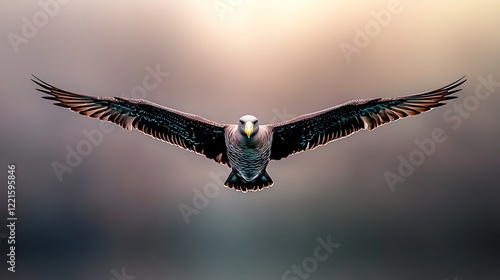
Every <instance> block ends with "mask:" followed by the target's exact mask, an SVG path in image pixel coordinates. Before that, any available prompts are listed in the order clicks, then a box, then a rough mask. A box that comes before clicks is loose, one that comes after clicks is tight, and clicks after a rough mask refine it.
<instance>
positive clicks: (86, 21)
mask: <svg viewBox="0 0 500 280" xmlns="http://www.w3.org/2000/svg"><path fill="white" fill-rule="evenodd" d="M499 12H500V2H495V1H475V2H470V1H469V2H468V1H385V0H384V1H305V0H296V1H284V0H282V1H278V0H276V1H257V0H248V1H246V0H241V1H229V0H227V1H226V0H220V1H214V0H209V1H117V0H110V1H97V0H93V1H62V0H60V1H56V0H41V1H7V0H2V1H0V35H1V38H2V40H0V50H1V51H0V55H1V64H0V77H1V78H0V79H1V83H0V92H1V95H0V107H1V110H0V114H1V118H0V127H1V131H2V132H1V135H2V136H1V144H2V145H1V147H0V155H1V162H2V166H3V167H2V170H4V175H3V176H4V177H3V178H4V180H3V181H4V183H2V184H3V186H5V187H2V188H1V189H2V190H3V191H2V193H1V194H0V198H1V199H0V206H1V209H2V210H1V211H0V220H1V221H2V222H1V223H2V224H5V225H2V226H1V227H0V241H1V243H0V249H1V250H0V251H1V255H0V263H1V265H0V266H1V270H0V278H1V279H82V280H83V279H103V280H109V279H116V280H119V279H132V277H135V278H134V279H136V280H143V279H294V280H296V279H437V280H440V279H460V280H463V279H500V267H499V263H500V211H499V210H500V189H499V184H498V181H497V175H498V168H499V165H500V150H499V149H498V138H499V136H500V125H499V117H500V113H499V111H498V107H499V106H500V97H499V96H498V93H499V92H500V83H499V82H500V71H499V70H498V67H499V63H500V52H499V49H500V37H499V36H498V13H499ZM167 73H168V74H167ZM31 74H34V75H36V76H38V77H40V78H41V79H43V80H45V81H47V82H49V83H51V84H53V85H55V86H57V87H61V88H63V89H67V90H71V91H74V92H80V93H85V94H90V95H99V96H125V97H140V98H146V99H148V100H150V101H153V102H156V103H159V104H162V105H165V106H168V107H171V108H175V109H178V110H181V111H186V112H190V113H194V114H198V115H201V116H203V117H205V118H208V119H210V120H213V121H216V122H219V123H236V121H237V120H238V119H239V117H240V116H242V115H244V114H253V115H255V116H257V117H258V118H259V119H260V122H261V123H262V124H264V123H268V122H279V121H282V120H286V119H289V118H292V117H295V116H298V115H301V114H304V113H309V112H313V111H316V110H320V109H324V108H327V107H330V106H333V105H337V104H339V103H342V102H345V101H348V100H351V99H360V98H372V97H396V96H402V95H408V94H413V93H419V92H423V91H428V90H433V89H436V88H439V87H442V86H445V85H447V84H449V83H451V82H453V81H455V80H456V79H458V78H460V77H461V76H463V75H467V79H468V81H467V82H466V83H465V84H464V85H463V86H462V88H463V91H461V92H460V94H459V98H458V99H455V100H451V101H450V102H449V104H448V105H446V106H444V107H440V108H438V109H436V110H432V111H431V112H429V113H425V114H423V115H420V116H417V117H413V118H407V119H404V120H402V121H398V122H396V123H393V124H390V125H387V126H384V127H382V128H379V129H377V130H374V131H372V132H366V131H362V132H360V133H356V134H355V135H352V136H351V137H349V138H347V139H342V140H340V141H337V142H334V143H332V144H330V145H328V146H325V147H321V148H318V149H316V150H314V151H309V152H306V153H301V154H298V155H294V156H292V157H289V158H287V159H285V160H281V161H277V162H271V164H270V165H269V167H268V172H269V174H270V175H271V177H272V178H273V180H274V182H275V185H274V186H273V187H272V188H270V189H266V190H264V191H262V192H258V193H247V194H242V193H239V192H236V191H234V190H231V189H227V188H224V187H220V188H214V187H213V186H214V185H219V183H220V181H224V180H225V176H226V175H227V174H228V173H229V169H228V168H226V167H225V166H222V165H217V164H215V163H214V162H213V161H211V160H207V159H205V158H204V157H201V156H199V155H196V154H194V153H189V152H186V151H184V150H181V149H179V148H177V147H174V146H171V145H168V144H166V143H163V142H160V141H156V140H154V139H153V138H150V137H148V136H145V135H143V134H142V133H139V132H137V131H132V132H127V131H125V130H123V129H121V128H119V127H116V128H115V129H114V130H111V129H110V128H109V126H106V127H103V126H102V125H100V122H99V121H97V120H94V119H91V118H86V117H83V116H80V115H78V114H75V113H71V112H69V111H68V110H65V109H62V108H59V107H56V106H53V105H51V102H50V101H47V100H44V99H42V98H40V97H41V94H40V93H39V92H37V91H35V85H34V84H33V83H32V82H31V81H30V78H31ZM144 81H147V84H144ZM488 81H489V82H488ZM435 129H438V130H441V131H442V133H443V135H444V137H445V139H446V140H445V141H444V142H442V143H435V150H434V151H433V152H431V153H429V155H425V156H424V157H423V158H422V157H419V156H418V155H423V152H421V151H420V150H419V147H418V146H417V145H416V144H415V141H417V140H420V141H423V140H424V139H427V138H430V137H431V136H432V133H433V131H434V130H435ZM88 135H92V137H93V138H91V139H92V141H93V142H91V141H90V140H89V138H88V137H89V136H88ZM410 156H412V157H413V162H416V163H417V164H412V166H413V168H414V171H413V172H412V174H402V173H400V171H398V167H399V166H400V165H401V164H402V162H404V161H405V160H411V159H410ZM402 159H403V160H402ZM7 164H15V165H16V170H17V171H16V175H17V188H16V207H17V212H16V213H17V217H18V221H17V227H16V245H17V247H16V256H17V258H16V271H17V272H16V273H15V274H14V273H10V272H8V271H7V263H6V258H7V257H6V254H7V253H8V252H7V239H6V237H7V228H6V224H7V221H6V218H7V210H6V209H7V191H6V189H7V187H6V185H5V181H6V180H7ZM410 164H411V163H410ZM214 174H215V175H214ZM388 174H392V175H388ZM403 175H404V176H403ZM387 176H390V177H391V178H396V177H394V176H400V177H399V178H398V180H396V181H388V180H387ZM204 192H207V194H208V196H209V197H206V196H205V194H204ZM200 194H202V195H200ZM183 213H184V214H183ZM317 238H321V239H323V240H325V241H326V240H330V241H331V242H333V243H338V244H340V247H338V248H336V249H335V250H334V251H333V252H332V253H330V254H329V255H328V256H329V257H328V259H326V260H324V261H321V260H313V259H312V258H314V251H315V248H317V246H319V244H320V243H318V241H317ZM324 253H326V251H321V254H324ZM304 261H305V262H304ZM314 264H316V265H314ZM293 265H297V266H301V267H302V268H301V269H302V274H298V273H296V272H293V271H292V266H293ZM304 266H306V269H307V271H306V270H304ZM287 270H290V271H291V272H290V273H288V274H287V273H286V271H287ZM308 271H309V272H308Z"/></svg>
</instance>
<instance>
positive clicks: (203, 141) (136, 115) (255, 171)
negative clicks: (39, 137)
mask: <svg viewBox="0 0 500 280" xmlns="http://www.w3.org/2000/svg"><path fill="white" fill-rule="evenodd" d="M33 77H34V79H32V81H33V82H35V83H36V84H37V85H38V86H39V87H40V88H38V89H37V90H38V91H40V92H43V93H45V94H47V95H48V96H43V98H45V99H49V100H54V101H57V103H54V105H57V106H61V107H64V108H68V109H70V110H72V111H74V112H77V113H79V114H82V115H85V116H89V117H92V118H96V119H100V120H104V121H109V122H113V123H115V124H117V125H120V126H122V127H123V128H125V129H127V130H131V129H137V130H139V131H142V132H143V133H145V134H148V135H150V136H152V137H154V138H156V139H159V140H162V141H166V142H168V143H170V144H173V145H176V146H179V147H181V148H184V149H188V150H190V151H193V152H195V153H198V154H202V155H205V156H206V157H207V158H209V159H213V160H215V161H216V162H218V163H221V164H225V165H227V166H229V167H230V168H231V169H232V172H231V173H230V174H229V177H228V178H227V180H226V182H225V183H224V185H226V186H227V187H230V188H234V189H236V190H239V191H243V192H247V191H256V190H262V189H264V188H266V187H270V186H272V185H273V180H272V179H271V177H270V176H269V175H268V174H267V172H266V168H267V165H268V163H269V161H270V160H280V159H282V158H286V157H288V156H289V155H292V154H295V153H299V152H302V151H307V150H311V149H314V148H316V147H318V146H321V145H326V144H328V143H330V142H332V141H335V140H337V139H340V138H343V137H347V136H349V135H351V134H353V133H355V132H357V131H359V130H361V129H368V130H373V129H375V128H377V127H379V126H381V125H384V124H386V123H389V122H391V121H395V120H398V119H401V118H404V117H407V116H413V115H418V114H420V113H422V112H426V111H429V110H431V109H432V108H435V107H439V106H442V105H444V104H445V103H443V101H445V100H449V99H454V98H456V96H454V95H452V94H453V93H456V92H458V91H460V90H461V89H458V86H460V85H462V84H463V83H464V82H465V81H466V79H465V77H462V78H460V79H459V80H457V81H455V82H453V83H451V84H449V85H447V86H445V87H442V88H439V89H436V90H433V91H429V92H425V93H421V94H415V95H410V96H405V97H396V98H374V99H360V100H352V101H349V102H346V103H343V104H340V105H337V106H334V107H331V108H328V109H325V110H321V111H318V112H314V113H310V114H306V115H302V116H299V117H297V118H294V119H292V120H289V121H285V122H281V123H277V124H268V125H259V121H258V119H257V118H256V117H254V116H252V115H245V116H243V117H241V118H240V120H239V122H238V124H237V125H230V124H227V125H222V124H218V123H216V122H212V121H210V120H207V119H204V118H202V117H200V116H197V115H193V114H188V113H184V112H180V111H177V110H174V109H170V108H167V107H164V106H161V105H158V104H155V103H152V102H149V101H147V100H142V99H128V98H120V97H96V96H87V95H83V94H77V93H72V92H69V91H66V90H63V89H60V88H57V87H54V86H52V85H50V84H48V83H46V82H44V81H42V80H40V79H38V78H37V77H35V76H33Z"/></svg>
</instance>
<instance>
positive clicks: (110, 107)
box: [32, 76, 229, 165]
mask: <svg viewBox="0 0 500 280" xmlns="http://www.w3.org/2000/svg"><path fill="white" fill-rule="evenodd" d="M33 77H34V78H35V79H32V81H33V82H35V83H36V84H37V85H38V86H40V87H41V88H40V89H37V90H38V91H40V92H43V93H46V94H48V95H50V96H43V98H45V99H49V100H55V101H58V102H59V103H54V105H57V106H61V107H64V108H69V109H70V110H72V111H74V112H78V113H79V114H81V115H84V116H89V117H92V118H96V119H100V120H103V121H109V122H113V123H115V124H117V125H120V126H122V127H123V128H125V129H127V130H131V129H133V128H135V129H137V130H140V131H142V132H143V133H145V134H148V135H150V136H152V137H154V138H157V139H159V140H162V141H166V142H168V143H170V144H173V145H176V146H179V147H181V148H184V149H188V150H190V151H193V152H196V153H199V154H203V155H205V156H206V157H207V158H210V159H213V160H215V161H216V162H218V163H222V164H226V165H229V163H228V160H227V154H226V144H225V138H224V128H225V126H224V125H221V124H218V123H215V122H211V121H209V120H206V119H204V118H202V117H199V116H196V115H192V114H188V113H183V112H180V111H176V110H173V109H170V108H167V107H164V106H160V105H158V104H155V103H152V102H149V101H146V100H142V99H127V98H120V97H114V98H113V97H94V96H86V95H81V94H76V93H72V92H69V91H65V90H62V89H60V88H57V87H54V86H52V85H50V84H47V83H45V82H43V81H42V80H40V79H38V78H37V77H35V76H33Z"/></svg>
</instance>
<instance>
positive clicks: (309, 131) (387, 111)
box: [270, 76, 466, 160]
mask: <svg viewBox="0 0 500 280" xmlns="http://www.w3.org/2000/svg"><path fill="white" fill-rule="evenodd" d="M465 81H466V79H465V76H464V77H462V78H460V79H459V80H457V81H455V82H453V83H451V84H450V85H447V86H445V87H442V88H440V89H436V90H433V91H429V92H426V93H421V94H416V95H410V96H406V97H397V98H375V99H362V100H352V101H349V102H346V103H344V104H341V105H338V106H335V107H332V108H329V109H325V110H322V111H318V112H315V113H311V114H306V115H302V116H299V117H297V118H295V119H292V120H289V121H285V122H282V123H278V124H272V125H270V127H272V129H273V140H272V146H271V159H274V160H279V159H281V158H285V157H287V156H289V155H292V154H295V153H298V152H302V151H306V150H310V149H314V148H316V147H317V146H321V145H326V144H328V143H330V142H332V141H335V140H337V139H340V138H343V137H346V136H349V135H351V134H353V133H354V132H357V131H359V130H361V129H368V130H372V129H375V128H377V127H379V126H381V125H384V124H386V123H389V122H391V121H395V120H398V119H401V118H404V117H407V116H413V115H418V114H420V113H422V112H425V111H429V110H430V109H432V108H434V107H439V106H442V105H444V104H445V103H441V101H445V100H449V99H454V98H456V96H450V95H451V94H453V93H455V92H457V91H460V90H461V89H457V87H458V86H460V85H461V84H463V83H464V82H465Z"/></svg>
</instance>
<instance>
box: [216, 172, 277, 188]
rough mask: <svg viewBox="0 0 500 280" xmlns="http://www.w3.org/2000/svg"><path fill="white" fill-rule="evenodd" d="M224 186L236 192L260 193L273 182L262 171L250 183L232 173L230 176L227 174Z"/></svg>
mask: <svg viewBox="0 0 500 280" xmlns="http://www.w3.org/2000/svg"><path fill="white" fill-rule="evenodd" d="M224 185H226V186H227V187H229V188H232V189H235V190H237V191H241V192H244V193H246V192H248V191H261V190H263V189H265V188H268V187H270V186H272V185H273V180H272V179H271V177H270V176H269V174H267V172H266V171H264V172H263V173H262V174H261V175H260V176H259V177H257V178H256V179H255V180H253V181H250V182H249V181H245V179H243V178H241V177H240V176H239V175H238V174H237V173H235V172H234V171H232V172H231V174H229V177H227V180H226V182H225V183H224Z"/></svg>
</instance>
